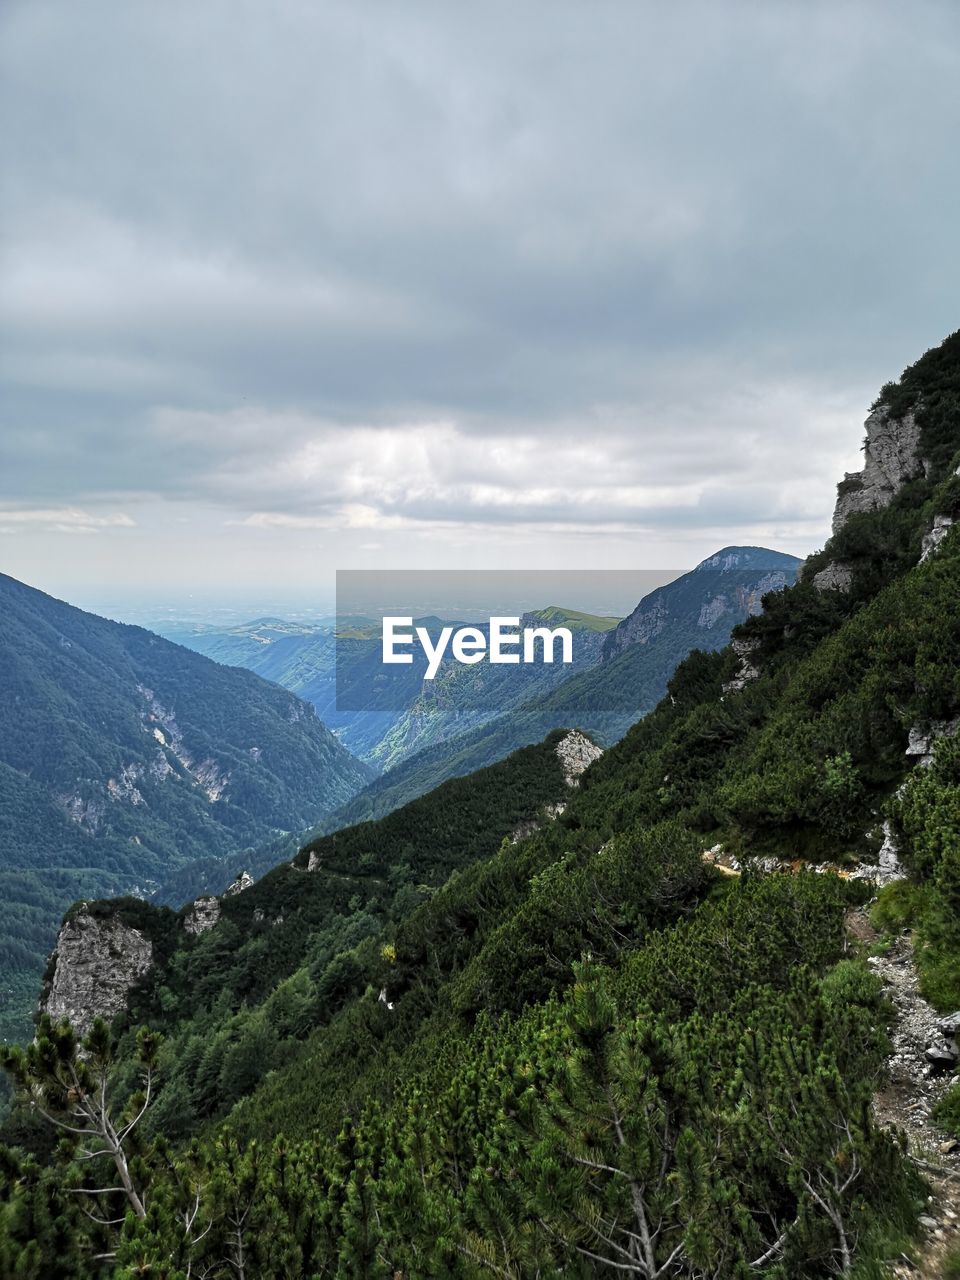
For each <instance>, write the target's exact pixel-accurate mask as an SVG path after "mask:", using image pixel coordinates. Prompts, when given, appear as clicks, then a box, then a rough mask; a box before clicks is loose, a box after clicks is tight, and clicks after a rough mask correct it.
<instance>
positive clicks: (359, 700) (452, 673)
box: [176, 606, 618, 825]
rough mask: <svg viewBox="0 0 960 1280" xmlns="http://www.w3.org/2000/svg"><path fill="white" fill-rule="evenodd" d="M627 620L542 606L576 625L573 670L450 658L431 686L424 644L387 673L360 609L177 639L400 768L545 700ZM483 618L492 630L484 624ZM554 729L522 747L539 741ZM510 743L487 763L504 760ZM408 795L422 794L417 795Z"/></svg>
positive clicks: (374, 629)
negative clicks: (286, 696)
mask: <svg viewBox="0 0 960 1280" xmlns="http://www.w3.org/2000/svg"><path fill="white" fill-rule="evenodd" d="M450 621H453V620H452V619H451V620H450ZM617 622H618V619H617V618H601V617H597V616H596V615H594V614H589V613H582V612H577V611H575V610H570V609H562V608H558V607H556V606H550V607H548V608H546V609H539V610H534V611H533V612H531V613H528V614H525V615H524V618H523V625H524V626H538V625H544V624H546V625H549V626H551V627H557V626H566V627H569V628H570V629H571V631H572V632H573V633H574V635H575V637H576V643H575V645H574V649H573V663H572V665H571V666H565V665H561V664H560V663H556V664H548V663H536V664H529V665H525V666H509V665H500V666H495V665H492V664H489V663H487V664H485V665H484V666H482V667H469V666H464V665H463V664H461V663H457V662H453V661H449V660H448V661H446V662H444V663H443V664H442V665H441V667H440V670H439V672H438V673H437V676H436V678H435V679H434V680H433V681H430V682H425V681H424V679H423V675H424V671H425V669H426V657H425V655H424V653H423V651H422V649H419V647H417V649H416V650H415V651H414V653H413V655H412V656H413V661H412V662H411V664H410V665H409V666H397V667H393V668H392V669H390V671H389V673H388V674H389V678H388V679H385V675H386V674H387V673H385V670H384V667H383V664H382V662H381V631H380V625H379V623H374V622H373V621H371V620H370V619H369V618H361V617H355V616H352V615H350V616H344V617H342V618H341V619H339V623H338V626H335V625H334V623H333V622H329V623H317V624H315V625H313V624H307V623H291V622H284V621H282V620H279V619H271V618H264V619H261V620H259V621H258V622H253V623H250V624H248V625H245V626H239V627H233V628H231V629H230V630H229V631H215V630H213V629H212V628H209V627H201V628H195V629H192V630H191V629H182V630H180V631H178V632H176V638H177V639H179V640H181V642H182V643H184V644H187V645H188V646H189V647H190V648H192V649H195V650H196V651H197V652H198V653H204V654H206V655H207V656H208V657H211V658H214V659H215V660H216V661H217V662H224V663H227V664H232V665H237V666H241V667H246V668H247V669H248V670H250V671H256V672H257V674H258V675H261V676H263V677H264V678H265V679H267V680H274V681H276V683H277V684H280V685H283V687H284V688H285V689H289V690H290V691H291V692H292V693H295V694H297V696H298V697H301V698H305V699H306V700H307V701H308V702H311V703H313V705H314V707H315V708H316V711H317V714H318V716H319V717H320V719H321V720H322V721H323V723H324V724H326V725H328V726H329V727H330V728H331V729H333V730H334V731H335V732H336V733H337V736H338V737H339V738H340V740H341V742H343V744H344V745H345V746H346V747H348V748H349V750H350V751H352V752H353V753H354V754H355V755H357V756H359V757H360V759H362V760H365V761H366V762H367V763H368V764H370V765H372V766H373V767H374V768H375V769H377V770H381V769H392V768H395V767H396V766H398V765H399V764H400V763H401V762H402V761H404V760H406V759H407V758H408V757H410V756H412V755H414V754H416V753H418V752H420V751H423V750H426V749H429V748H430V747H431V746H436V745H439V744H444V743H446V742H447V741H448V740H449V739H451V738H459V737H460V736H462V735H463V734H464V733H466V732H468V731H469V730H471V729H473V728H475V727H477V726H479V725H483V724H485V723H487V722H488V721H490V720H494V719H496V718H497V717H498V716H499V715H501V714H505V713H507V712H509V711H510V710H511V709H512V708H514V707H516V706H518V705H520V704H521V703H524V702H526V701H529V700H531V699H533V700H537V699H541V698H543V697H545V696H546V695H547V694H548V693H549V691H550V690H551V689H554V688H556V686H557V685H559V684H562V683H563V682H564V681H566V680H567V679H568V678H569V677H570V676H571V674H573V673H574V672H578V671H582V670H587V669H589V668H590V667H592V666H593V665H594V664H595V663H596V662H597V661H598V659H599V657H600V653H601V651H602V649H603V644H604V638H605V634H606V633H607V632H608V631H610V630H612V629H613V628H615V627H616V625H617ZM476 623H477V625H478V626H479V628H480V629H481V630H482V631H485V630H486V628H487V625H488V624H487V623H486V622H485V621H484V620H481V619H478V620H476ZM416 624H417V625H420V626H425V627H426V628H427V629H428V630H429V631H430V634H431V636H432V638H433V639H434V640H436V638H437V634H438V632H439V630H440V628H441V627H442V625H443V623H442V622H441V620H440V619H439V618H436V617H432V616H431V617H425V618H417V619H416ZM564 723H565V721H564V720H563V719H562V718H561V719H559V720H554V721H553V722H552V723H551V724H550V725H549V726H548V727H549V728H550V729H554V728H560V727H561V726H562V725H563V724H564ZM546 732H547V730H544V731H543V732H542V733H539V734H535V735H531V736H529V737H527V738H525V739H523V741H522V742H521V741H517V742H516V743H514V744H513V746H520V745H523V743H525V742H533V741H537V740H538V739H539V738H542V737H543V736H544V733H546ZM510 749H512V748H506V749H504V750H501V751H500V753H499V755H495V756H491V757H490V758H489V759H488V760H485V761H483V762H482V763H484V764H487V763H492V761H493V760H495V759H502V758H503V756H504V755H506V754H508V752H509V750H510ZM440 750H441V751H442V750H443V747H442V746H440ZM474 767H479V765H476V766H474ZM437 781H441V779H438V780H437ZM405 798H406V799H412V795H408V796H406V797H405ZM340 825H343V824H340Z"/></svg>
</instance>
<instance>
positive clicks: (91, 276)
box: [0, 0, 960, 614]
mask: <svg viewBox="0 0 960 1280" xmlns="http://www.w3.org/2000/svg"><path fill="white" fill-rule="evenodd" d="M0 113H2V117H3V119H4V120H5V121H6V125H5V127H4V130H3V132H2V137H0V180H2V188H0V224H2V257H0V375H2V383H3V387H2V418H0V432H2V437H0V570H2V571H4V572H7V573H11V574H13V575H14V576H16V577H19V578H21V579H23V580H25V581H27V582H30V583H31V584H32V585H35V586H38V587H41V588H43V589H44V590H48V591H51V592H53V593H54V594H56V595H60V596H62V597H64V598H67V599H69V600H71V601H73V602H74V603H78V604H81V605H83V606H85V607H98V606H99V607H100V608H102V609H104V610H105V611H106V610H112V611H113V612H114V613H115V614H122V613H123V612H124V610H127V612H130V613H132V612H133V611H134V606H135V604H139V605H142V604H143V603H144V602H146V603H147V604H149V605H150V606H151V607H152V606H153V605H158V606H159V605H160V604H162V605H163V607H170V608H175V609H180V610H192V611H194V612H196V613H198V614H202V613H203V612H204V611H205V610H206V611H208V612H210V611H215V610H216V609H219V608H223V607H227V606H230V607H233V606H237V607H239V608H241V609H244V608H247V604H248V602H249V606H250V609H252V610H255V611H256V609H257V608H258V607H259V606H260V605H263V606H268V605H269V606H274V607H277V608H288V609H293V608H295V607H301V606H304V607H312V606H313V605H316V607H318V608H323V607H328V601H329V594H330V589H331V586H332V579H333V572H334V570H336V569H373V568H376V569H382V568H397V569H399V568H403V569H410V568H415V569H430V568H442V569H451V568H453V569H456V568H473V569H476V568H483V569H501V568H507V567H510V568H519V567H523V568H537V569H557V568H583V569H590V568H594V567H596V568H603V569H620V568H663V567H671V568H684V567H689V566H692V565H693V564H695V563H696V562H697V561H698V560H700V559H701V558H703V557H704V556H706V555H708V554H710V553H711V552H712V551H715V550H716V549H717V548H719V547H722V546H724V545H727V544H732V543H735V544H761V545H766V546H772V547H775V548H777V549H780V550H783V551H788V552H792V553H794V554H797V555H801V556H802V555H806V554H808V553H809V552H810V551H812V550H814V549H816V548H817V547H818V546H820V545H822V543H823V541H824V540H825V538H826V536H827V534H828V532H829V519H830V513H831V511H832V507H833V502H834V492H835V486H836V483H837V481H838V480H839V478H840V476H841V475H842V473H843V472H844V471H845V470H850V469H855V468H856V467H857V466H858V465H859V462H858V450H859V448H860V445H861V442H862V436H863V425H862V424H863V420H864V418H865V416H866V414H867V413H868V411H869V406H870V403H871V401H872V400H873V399H874V397H875V396H876V393H877V391H878V390H879V387H880V386H881V385H882V383H884V382H886V381H888V380H889V379H891V378H893V377H896V376H897V375H898V374H899V372H900V370H901V369H902V368H903V367H904V366H905V365H907V364H909V363H911V362H912V361H913V360H915V359H916V358H917V357H918V356H919V355H921V354H922V352H923V351H924V350H925V349H927V348H928V347H930V346H932V345H935V344H936V343H937V342H939V341H940V340H941V339H942V338H943V337H944V336H946V334H947V333H949V332H951V331H952V330H954V329H956V328H957V326H958V324H960V305H958V300H960V257H958V254H957V252H956V228H957V226H958V225H960V169H958V166H957V164H956V139H957V136H958V125H960V6H958V5H957V4H956V3H954V2H953V0H944V2H943V3H932V2H924V0H917V2H915V3H913V4H910V5H904V4H901V3H883V2H882V0H879V2H878V0H870V2H868V3H847V2H844V0H830V2H829V3H822V4H820V3H816V2H815V0H809V2H807V3H795V4H791V5H771V4H764V3H760V2H759V0H752V2H750V3H746V2H742V3H738V2H737V0H730V2H728V3H726V4H723V5H717V4H715V3H705V4H699V3H693V2H692V0H679V2H678V3H676V4H673V5H665V4H661V3H643V2H642V0H624V2H623V3H620V2H618V0H596V2H592V3H588V2H587V0H578V2H577V3H568V2H566V0H526V2H525V3H522V4H517V3H516V0H513V2H511V3H504V4H499V3H496V2H495V0H488V2H487V3H485V4H483V5H466V4H451V3H449V0H434V2H433V3H418V2H417V0H408V2H407V3H404V4H402V5H391V4H386V3H375V2H374V0H348V2H347V3H333V2H324V3H317V2H316V0H275V2H274V3H271V4H268V5H267V4H263V3H256V2H253V0H222V2H221V0H165V3H163V4H157V3H155V0H124V2H123V3H116V2H115V0H114V2H113V3H98V0H85V3H84V4H82V5H79V4H76V3H75V0H60V2H54V3H49V2H46V0H29V2H22V3H21V2H17V0H0ZM569 603H575V602H569Z"/></svg>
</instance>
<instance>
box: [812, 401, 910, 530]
mask: <svg viewBox="0 0 960 1280" xmlns="http://www.w3.org/2000/svg"><path fill="white" fill-rule="evenodd" d="M865 426H866V431H867V436H866V440H865V441H864V446H863V470H862V471H853V472H848V473H847V475H846V476H844V478H843V480H842V481H841V483H840V485H839V487H838V490H837V505H836V508H835V510H834V513H833V532H834V533H839V531H840V530H841V529H842V528H843V526H844V525H845V524H846V523H847V521H848V520H849V518H850V517H851V516H852V515H858V514H860V513H861V512H866V511H881V510H883V508H884V507H888V506H889V505H890V503H891V501H892V500H893V498H894V496H895V494H897V493H898V492H899V490H900V489H901V488H902V487H903V486H904V485H905V484H906V482H907V481H908V480H913V479H914V478H915V477H916V476H918V475H920V474H921V473H922V472H923V461H922V459H921V457H920V427H919V425H918V423H917V421H916V418H915V417H914V415H913V413H907V414H905V415H904V417H902V418H891V417H890V411H889V410H888V409H887V407H886V406H885V405H881V406H880V408H878V409H875V410H874V412H873V413H871V414H870V417H869V418H867V421H866V423H865Z"/></svg>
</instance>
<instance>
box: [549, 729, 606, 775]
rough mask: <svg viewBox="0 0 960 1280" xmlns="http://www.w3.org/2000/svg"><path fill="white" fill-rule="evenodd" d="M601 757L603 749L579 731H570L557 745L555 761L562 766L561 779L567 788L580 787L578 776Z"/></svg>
mask: <svg viewBox="0 0 960 1280" xmlns="http://www.w3.org/2000/svg"><path fill="white" fill-rule="evenodd" d="M602 755H603V748H602V747H598V746H597V744H596V743H595V742H591V741H590V739H589V738H588V737H587V735H586V734H585V733H581V732H580V730H579V729H571V730H570V732H569V733H566V734H564V736H563V737H562V738H561V739H560V741H559V742H558V743H557V759H558V760H559V761H560V763H561V765H562V766H563V777H564V781H565V782H566V784H567V786H568V787H577V786H579V785H580V775H581V774H582V773H583V771H584V770H585V769H586V768H587V766H588V765H591V764H593V762H594V760H599V759H600V757H601V756H602Z"/></svg>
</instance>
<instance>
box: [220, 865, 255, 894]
mask: <svg viewBox="0 0 960 1280" xmlns="http://www.w3.org/2000/svg"><path fill="white" fill-rule="evenodd" d="M252 884H253V876H252V875H251V874H250V872H249V871H241V872H240V874H239V875H238V876H237V878H236V880H234V882H233V884H231V885H228V886H227V888H226V889H224V891H223V896H224V897H225V898H233V897H235V896H236V895H237V894H238V893H243V891H244V889H249V888H250V886H251V885H252Z"/></svg>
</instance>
